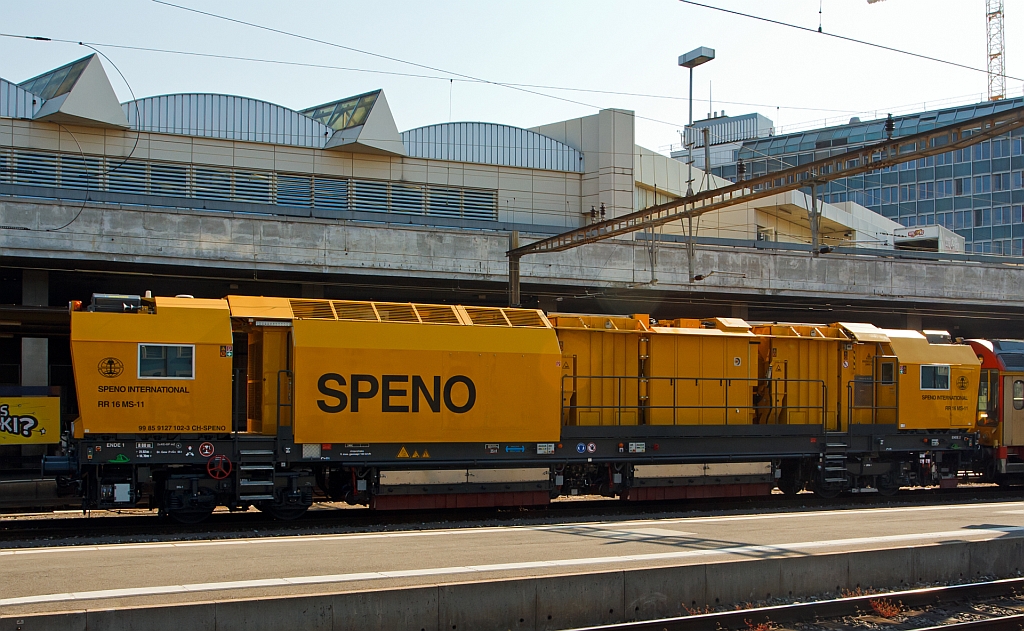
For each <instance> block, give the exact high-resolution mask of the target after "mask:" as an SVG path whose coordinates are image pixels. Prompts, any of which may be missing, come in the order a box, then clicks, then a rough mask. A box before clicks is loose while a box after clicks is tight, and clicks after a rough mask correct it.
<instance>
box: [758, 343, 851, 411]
mask: <svg viewBox="0 0 1024 631" xmlns="http://www.w3.org/2000/svg"><path fill="white" fill-rule="evenodd" d="M754 333H755V334H757V335H758V338H759V341H760V344H759V347H758V354H759V360H760V366H761V367H760V374H761V375H763V382H762V383H761V384H759V391H758V395H759V398H758V420H757V422H758V423H767V424H779V425H804V424H812V425H817V424H821V423H825V424H826V427H827V428H828V429H830V430H833V431H834V430H836V429H837V428H838V427H839V426H840V423H841V424H842V425H843V426H845V421H844V416H845V412H846V410H845V405H844V399H843V391H844V389H843V388H842V387H841V386H840V379H841V376H840V372H841V367H842V362H843V361H847V362H848V361H849V352H850V351H851V350H852V347H853V344H854V343H853V340H851V339H850V338H848V337H847V336H846V335H845V334H844V333H843V331H842V329H840V328H838V327H835V326H826V325H803V324H769V325H759V326H755V327H754Z"/></svg>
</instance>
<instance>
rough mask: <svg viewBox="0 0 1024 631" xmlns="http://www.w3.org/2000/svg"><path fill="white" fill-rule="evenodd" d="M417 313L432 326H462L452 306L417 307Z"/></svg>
mask: <svg viewBox="0 0 1024 631" xmlns="http://www.w3.org/2000/svg"><path fill="white" fill-rule="evenodd" d="M415 307H416V312H417V313H418V314H419V316H420V318H421V319H422V320H423V321H424V322H430V323H432V324H462V321H461V320H459V316H458V314H456V313H455V309H454V308H453V307H452V306H450V305H420V304H418V305H415Z"/></svg>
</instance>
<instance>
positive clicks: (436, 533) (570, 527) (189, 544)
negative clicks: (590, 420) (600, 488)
mask: <svg viewBox="0 0 1024 631" xmlns="http://www.w3.org/2000/svg"><path fill="white" fill-rule="evenodd" d="M1022 507H1024V503H1021V502H1000V503H983V504H953V505H945V506H904V507H893V508H863V509H852V510H831V511H805V512H799V513H769V514H761V515H732V516H724V517H678V518H671V519H657V518H655V519H634V520H629V521H616V522H574V523H570V524H551V525H539V526H492V527H485V528H473V527H468V528H450V529H442V530H403V531H398V532H373V533H343V534H332V535H301V536H291V537H272V536H271V537H253V538H246V539H216V540H212V541H211V540H205V541H178V542H171V541H168V542H153V543H111V544H102V545H91V546H60V547H50V548H11V549H7V550H0V557H5V556H21V555H27V554H57V553H78V552H119V551H125V550H144V551H145V550H159V549H162V548H193V547H201V548H205V547H211V546H238V545H273V544H282V543H292V544H295V543H323V542H325V541H354V540H360V539H393V538H406V537H442V536H465V535H486V534H494V533H506V534H507V533H515V532H560V531H569V532H587V531H590V530H599V531H605V530H609V529H610V530H617V529H632V528H634V527H645V526H650V527H658V526H668V525H687V526H698V525H702V524H712V523H722V522H736V521H760V520H765V519H797V518H804V517H828V516H850V515H858V514H872V515H880V514H887V513H917V512H931V511H949V510H969V509H978V508H984V509H987V510H993V509H998V508H1004V509H1006V508H1017V509H1020V510H1021V512H1022V513H1024V508H1022ZM996 512H999V513H1007V514H1009V513H1010V511H1005V510H1004V511H996ZM665 534H666V535H667V532H666V533H665ZM688 534H689V533H686V532H682V531H680V532H679V533H678V534H677V535H675V536H687V535H688Z"/></svg>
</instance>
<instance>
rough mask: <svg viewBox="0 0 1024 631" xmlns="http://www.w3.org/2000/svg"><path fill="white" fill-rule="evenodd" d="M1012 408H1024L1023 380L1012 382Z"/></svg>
mask: <svg viewBox="0 0 1024 631" xmlns="http://www.w3.org/2000/svg"><path fill="white" fill-rule="evenodd" d="M1013 409H1015V410H1024V381H1020V380H1017V381H1014V382H1013Z"/></svg>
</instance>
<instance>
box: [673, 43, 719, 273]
mask: <svg viewBox="0 0 1024 631" xmlns="http://www.w3.org/2000/svg"><path fill="white" fill-rule="evenodd" d="M714 58H715V50H714V49H713V48H708V47H707V46H701V47H700V48H694V49H693V50H691V51H690V52H688V53H686V54H685V55H680V56H679V65H680V66H682V67H684V68H689V69H690V120H689V122H688V123H687V125H686V130H685V131H684V133H683V140H684V142H685V143H686V154H687V158H686V159H687V162H688V164H687V170H686V173H687V178H688V179H687V181H686V196H687V197H689V196H691V195H693V140H691V139H690V138H688V136H689V135H690V133H691V132H690V128H692V127H693V69H694V68H696V67H697V66H699V65H701V64H704V63H707V62H709V61H711V60H712V59H714ZM707 138H708V136H707V135H705V142H708V140H707ZM705 155H707V152H706V151H705ZM705 162H707V160H706V159H705ZM710 168H711V165H710V164H705V165H704V170H706V171H707V170H710ZM687 219H688V220H689V230H688V231H687V232H688V233H689V234H688V235H687V239H686V259H687V263H688V267H689V270H688V271H689V272H690V282H691V283H692V282H694V281H695V280H697V277H696V276H695V275H694V270H693V267H694V261H693V259H694V248H693V217H692V216H689V217H687ZM702 280H703V279H702Z"/></svg>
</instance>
